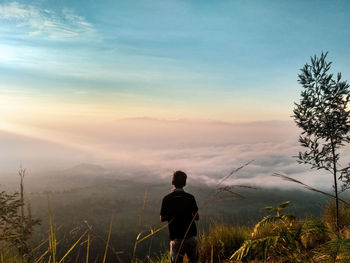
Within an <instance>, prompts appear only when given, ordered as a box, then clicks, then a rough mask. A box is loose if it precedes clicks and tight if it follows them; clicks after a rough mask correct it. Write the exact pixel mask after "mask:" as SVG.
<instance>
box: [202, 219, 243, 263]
mask: <svg viewBox="0 0 350 263" xmlns="http://www.w3.org/2000/svg"><path fill="white" fill-rule="evenodd" d="M249 234H250V229H249V228H247V227H244V226H242V227H233V226H230V225H227V224H213V225H212V226H211V227H210V228H209V231H208V232H207V233H203V234H201V235H200V236H199V239H198V252H199V260H200V262H213V261H214V262H222V261H224V260H225V259H227V258H229V257H230V256H231V255H232V251H235V250H237V249H238V248H239V247H240V246H241V245H242V244H243V242H244V240H245V239H246V238H248V237H249Z"/></svg>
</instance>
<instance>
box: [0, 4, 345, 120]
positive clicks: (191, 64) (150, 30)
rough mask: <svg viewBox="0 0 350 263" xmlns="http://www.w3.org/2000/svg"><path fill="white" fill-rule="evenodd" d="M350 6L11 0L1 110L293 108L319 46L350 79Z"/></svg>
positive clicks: (283, 115)
mask: <svg viewBox="0 0 350 263" xmlns="http://www.w3.org/2000/svg"><path fill="white" fill-rule="evenodd" d="M349 11H350V2H349V1H233V0H232V1H204V0H202V1H169V0H159V1H154V0H149V1H146V0H145V1H68V0H63V1H49V0H40V1H15V2H14V1H1V2H0V78H1V80H2V81H1V82H0V91H1V94H2V100H3V101H4V100H6V101H10V102H9V103H8V105H7V106H6V107H4V108H5V109H2V112H3V114H5V115H6V117H7V119H8V120H9V119H12V117H13V116H18V119H21V118H20V116H25V114H24V113H23V110H24V111H27V112H30V113H31V114H32V115H33V114H34V115H42V114H44V113H43V109H45V108H47V109H49V110H50V111H52V112H55V113H57V114H60V113H59V112H62V109H61V108H71V111H77V112H81V114H84V113H83V112H86V114H87V115H91V114H92V112H94V116H97V117H98V115H99V114H102V115H104V116H106V115H108V112H109V113H110V116H116V117H118V118H123V117H139V116H148V117H154V118H162V119H168V118H170V119H174V118H175V119H176V118H196V119H216V120H225V121H232V122H235V121H254V120H270V119H289V118H290V117H289V116H290V115H291V112H292V107H293V102H294V101H296V100H298V98H299V93H300V87H299V86H298V84H297V74H298V70H299V69H300V68H301V67H302V66H303V65H304V64H305V63H306V62H308V60H309V57H310V56H311V55H314V54H320V53H321V51H329V59H330V60H331V61H333V62H334V66H333V70H334V71H341V72H342V73H343V76H344V78H345V79H349V77H350V73H349V72H350V51H349V48H348V47H349V43H350V23H349V21H348V14H349ZM16 103H17V104H21V105H22V106H20V107H19V108H18V106H16ZM23 105H24V106H23ZM25 105H27V106H28V110H26V106H25ZM38 105H40V107H39V106H38ZM37 106H38V108H36V107H37ZM87 108H88V110H87ZM0 110H1V109H0ZM44 112H45V111H44ZM62 114H63V113H62ZM10 116H12V117H10ZM61 117H62V118H63V119H64V118H65V116H61ZM25 118H26V119H28V116H25ZM47 118H48V116H47Z"/></svg>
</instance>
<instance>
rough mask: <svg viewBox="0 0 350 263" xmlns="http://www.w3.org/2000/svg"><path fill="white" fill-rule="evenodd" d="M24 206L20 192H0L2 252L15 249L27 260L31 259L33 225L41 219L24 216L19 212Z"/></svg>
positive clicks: (0, 246)
mask: <svg viewBox="0 0 350 263" xmlns="http://www.w3.org/2000/svg"><path fill="white" fill-rule="evenodd" d="M22 207H23V203H22V202H21V200H20V197H19V195H18V193H14V194H8V193H6V192H4V191H2V192H0V253H1V254H3V253H5V252H9V251H12V250H14V249H15V250H16V251H17V253H18V254H19V255H20V256H21V257H22V258H23V259H25V261H30V260H31V253H30V252H31V249H30V244H29V239H30V237H31V235H32V228H33V226H34V225H36V224H38V223H39V221H38V220H33V219H31V218H30V217H25V216H22V215H21V214H20V213H19V209H21V208H22Z"/></svg>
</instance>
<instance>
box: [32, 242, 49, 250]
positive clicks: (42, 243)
mask: <svg viewBox="0 0 350 263" xmlns="http://www.w3.org/2000/svg"><path fill="white" fill-rule="evenodd" d="M48 241H49V239H46V240H44V241H43V242H41V243H40V244H39V245H38V246H36V247H35V248H33V250H32V252H35V251H37V250H38V249H39V248H41V247H42V246H43V245H45V244H46V242H48Z"/></svg>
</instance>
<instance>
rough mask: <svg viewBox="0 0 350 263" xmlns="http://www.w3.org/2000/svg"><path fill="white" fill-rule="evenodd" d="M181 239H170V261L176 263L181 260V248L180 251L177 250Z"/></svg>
mask: <svg viewBox="0 0 350 263" xmlns="http://www.w3.org/2000/svg"><path fill="white" fill-rule="evenodd" d="M181 242H182V240H181V239H175V240H172V241H170V262H171V263H178V262H181V263H182V262H183V257H184V255H183V252H182V251H184V250H183V248H181V251H180V250H179V248H180V245H181Z"/></svg>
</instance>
